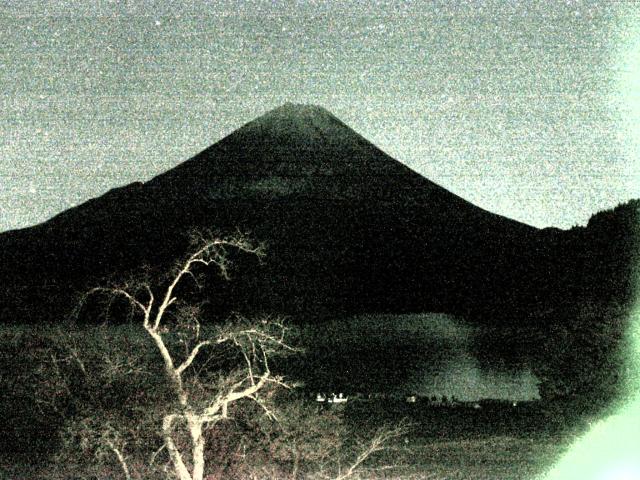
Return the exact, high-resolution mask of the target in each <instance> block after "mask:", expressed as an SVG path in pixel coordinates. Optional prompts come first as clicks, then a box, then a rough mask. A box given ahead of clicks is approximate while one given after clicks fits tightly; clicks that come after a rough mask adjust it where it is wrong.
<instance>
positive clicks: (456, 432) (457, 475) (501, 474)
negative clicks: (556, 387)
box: [0, 401, 588, 480]
mask: <svg viewBox="0 0 640 480" xmlns="http://www.w3.org/2000/svg"><path fill="white" fill-rule="evenodd" d="M334 408H335V407H334ZM338 408H341V409H342V411H341V412H340V414H341V415H344V416H345V419H346V421H347V423H348V425H349V428H350V429H352V430H357V431H359V432H360V433H362V432H367V431H371V432H373V431H374V430H375V428H376V427H378V426H380V425H381V424H383V423H386V424H390V425H392V424H394V423H397V422H400V421H401V420H402V419H407V420H408V421H409V422H411V428H410V432H409V433H408V434H407V435H405V436H403V437H401V438H398V439H395V440H393V442H392V443H390V444H389V446H388V448H387V449H386V450H385V451H384V452H381V453H378V454H376V455H375V456H373V457H371V459H370V460H369V461H368V463H367V464H366V465H365V469H364V470H363V471H362V473H361V475H360V477H356V478H370V479H383V478H384V479H391V478H393V479H433V480H456V479H473V480H493V479H496V480H511V479H513V480H526V479H534V478H536V477H538V476H539V475H541V474H543V473H544V472H545V471H546V470H548V469H549V467H550V466H552V465H553V464H554V462H555V461H557V459H558V458H559V457H560V456H561V455H562V453H563V452H564V451H566V449H567V448H568V447H569V446H570V445H571V443H572V442H573V441H574V440H575V439H576V438H577V437H578V436H579V435H580V433H581V432H582V431H584V430H585V429H586V427H587V426H588V420H587V419H586V418H583V419H582V420H580V421H579V422H577V423H576V422H574V423H573V426H572V427H568V426H567V423H566V418H563V419H562V420H561V417H564V416H565V415H566V413H561V412H560V410H562V409H561V408H559V407H556V408H553V409H552V408H551V407H550V406H549V405H543V404H541V403H529V404H520V405H518V406H516V407H509V406H507V405H484V406H483V407H482V408H480V409H477V408H472V407H471V406H459V407H434V406H427V405H424V404H423V405H421V404H420V403H419V402H418V403H417V404H405V403H404V402H400V401H399V402H395V403H393V402H388V401H385V402H383V401H375V402H352V403H351V404H349V405H346V406H341V407H338ZM552 410H553V411H552ZM0 459H1V461H2V466H1V467H0V476H1V478H2V479H25V480H27V479H36V478H43V479H49V478H50V479H63V478H64V479H74V478H77V479H81V478H82V479H84V478H95V479H98V478H114V479H117V478H123V477H122V475H121V472H119V471H117V470H115V471H112V472H104V471H103V472H102V473H100V472H96V473H93V474H89V473H86V472H87V470H86V466H85V467H83V468H82V471H83V472H85V473H79V471H80V470H79V468H78V467H73V466H71V465H70V466H69V468H68V469H66V470H64V471H63V472H61V471H60V469H59V467H58V468H54V467H53V466H48V464H47V460H46V458H44V457H35V458H34V457H31V456H30V455H29V454H28V453H27V452H25V453H21V454H6V453H5V454H3V455H2V457H0ZM78 460H79V461H81V459H78ZM54 472H55V473H54ZM213 478H216V479H217V478H218V477H211V480H213Z"/></svg>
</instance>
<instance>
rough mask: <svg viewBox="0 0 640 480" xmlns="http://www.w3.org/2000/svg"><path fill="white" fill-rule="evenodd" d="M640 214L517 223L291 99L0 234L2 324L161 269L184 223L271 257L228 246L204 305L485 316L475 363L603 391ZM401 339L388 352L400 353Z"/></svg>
mask: <svg viewBox="0 0 640 480" xmlns="http://www.w3.org/2000/svg"><path fill="white" fill-rule="evenodd" d="M639 224H640V201H638V200H634V201H631V202H629V203H627V204H624V205H620V206H619V207H617V208H616V209H613V210H611V211H606V212H601V213H598V214H597V215H595V216H594V217H593V218H592V219H591V220H590V222H589V224H588V225H587V226H586V227H575V228H573V229H571V230H567V231H564V230H560V229H555V228H549V229H542V230H540V229H537V228H534V227H531V226H528V225H524V224H522V223H519V222H516V221H514V220H510V219H508V218H504V217H501V216H499V215H495V214H493V213H490V212H487V211H485V210H483V209H481V208H478V207H476V206H474V205H472V204H471V203H469V202H467V201H465V200H463V199H462V198H460V197H458V196H456V195H454V194H452V193H451V192H448V191H447V190H445V189H444V188H442V187H440V186H438V185H436V184H435V183H433V182H431V181H429V180H427V179H426V178H424V177H422V176H421V175H419V174H417V173H416V172H414V171H412V170H410V169H409V168H407V167H406V166H404V165H402V164H401V163H399V162H397V161H396V160H394V159H392V158H390V157H389V156H388V155H386V154H385V153H384V152H382V151H380V150H379V149H378V148H376V147H375V146H374V145H372V144H371V143H369V142H368V141H367V140H365V139H364V138H362V137H361V136H360V135H358V134H357V133H355V132H354V131H353V130H351V129H350V128H349V127H347V126H346V125H344V124H343V123H342V122H341V121H340V120H338V119H337V118H335V117H334V116H333V115H332V114H330V113H329V112H327V111H326V110H324V109H322V108H319V107H314V106H300V105H285V106H282V107H280V108H277V109H275V110H273V111H271V112H269V113H267V114H265V115H264V116H262V117H260V118H258V119H256V120H254V121H252V122H250V123H248V124H246V125H245V126H243V127H242V128H240V129H239V130H237V131H235V132H234V133H232V134H231V135H229V136H227V137H226V138H224V139H222V140H221V141H219V142H218V143H216V144H214V145H213V146H211V147H209V148H208V149H206V150H204V151H203V152H201V153H200V154H198V155H196V156H195V157H193V158H192V159H190V160H188V161H186V162H184V163H183V164H181V165H179V166H177V167H176V168H174V169H172V170H170V171H168V172H166V173H164V174H162V175H159V176H157V177H156V178H153V179H152V180H150V181H148V182H146V183H134V184H131V185H127V186H124V187H121V188H116V189H114V190H111V191H110V192H108V193H106V194H105V195H103V196H101V197H99V198H96V199H93V200H89V201H88V202H86V203H84V204H82V205H79V206H78V207H75V208H72V209H69V210H67V211H65V212H63V213H61V214H59V215H57V216H55V217H54V218H52V219H50V220H49V221H47V222H44V223H42V224H40V225H37V226H34V227H31V228H26V229H22V230H16V231H10V232H5V233H2V234H0V278H2V282H3V288H2V289H0V321H1V322H5V323H6V322H20V323H36V322H43V321H51V322H58V321H60V320H62V319H63V318H65V317H66V316H68V315H69V313H70V312H71V311H72V310H73V308H74V307H75V306H76V304H77V301H78V294H79V293H80V292H83V291H85V290H86V289H87V288H88V287H89V286H94V285H96V284H103V283H105V282H106V281H108V279H115V280H121V279H123V278H126V277H127V276H128V275H130V274H131V273H132V272H136V271H139V270H140V268H141V267H142V266H148V267H149V268H150V271H151V272H152V273H153V272H162V271H166V270H167V268H168V267H169V266H170V265H171V264H172V263H173V262H174V261H175V260H176V258H179V257H181V256H182V255H184V254H185V252H186V251H187V250H188V247H189V239H188V237H189V236H188V234H189V232H190V231H191V230H193V229H203V228H208V229H212V230H214V231H216V232H219V233H220V234H223V235H224V234H229V233H233V232H235V231H237V230H240V231H242V232H246V233H248V234H249V235H250V236H251V237H252V238H253V239H255V240H257V241H261V242H265V243H266V244H267V254H268V255H267V258H266V260H265V263H264V264H262V265H258V264H257V262H256V260H255V259H254V258H250V257H247V256H242V255H240V256H237V257H235V258H234V259H233V260H234V265H236V267H237V272H236V275H235V278H234V281H232V282H223V281H221V280H220V279H218V278H217V277H215V276H211V277H210V278H209V279H208V281H207V290H206V295H207V297H208V301H209V303H208V308H209V310H208V312H215V313H216V314H218V315H223V316H224V315H225V312H229V311H231V310H240V311H242V312H245V313H251V311H269V312H277V313H285V314H290V315H291V317H292V318H293V321H301V322H305V321H309V322H319V321H322V320H323V319H324V318H327V317H328V318H333V319H335V318H347V316H349V315H356V314H362V313H424V312H444V313H450V314H454V315H459V316H462V317H464V318H465V319H466V320H468V321H472V322H475V323H476V324H477V325H480V326H482V331H483V332H484V333H483V334H482V335H480V336H479V337H478V338H477V340H476V343H477V345H475V348H476V350H477V352H478V357H479V358H480V360H481V361H485V362H489V363H491V362H494V358H495V357H498V358H503V359H504V358H507V357H509V358H519V359H524V360H525V361H527V362H529V363H530V364H531V366H532V367H531V368H532V369H533V370H534V372H535V373H536V374H537V375H538V377H539V378H540V379H541V380H542V385H541V393H542V394H543V395H544V396H545V397H547V398H551V397H553V396H557V395H560V396H562V395H568V394H575V393H581V394H582V393H585V392H586V394H589V395H591V396H592V397H593V396H599V397H600V398H604V397H606V398H610V397H611V395H613V394H615V392H616V388H617V386H618V385H619V382H618V372H619V371H620V370H619V369H618V368H617V366H618V365H619V362H618V360H619V356H617V354H618V352H619V346H620V345H621V342H620V339H621V338H622V337H623V334H624V332H625V329H626V328H627V327H626V323H625V320H624V318H625V317H624V313H625V311H626V309H627V308H628V306H629V305H630V304H631V300H632V296H633V293H634V282H635V280H636V279H637V278H638V265H640V262H639V260H640V259H639V258H638V256H639V254H638V252H640V235H639V234H638V229H637V226H638V225H639ZM91 313H95V312H89V313H88V314H87V315H86V317H88V318H89V319H91V318H95V317H93V316H92V315H91ZM568 339H570V344H568V343H567V342H568ZM365 343H366V342H365ZM398 350H399V351H398V352H395V353H393V352H385V355H384V356H383V357H384V358H385V359H387V360H385V361H388V359H389V358H390V357H389V356H388V355H391V356H394V355H395V356H394V357H393V358H395V359H396V360H398V359H399V360H402V361H406V355H407V350H406V346H405V347H402V346H399V347H398ZM418 350H419V349H418ZM367 355H368V354H367ZM402 361H400V362H395V363H393V364H394V365H396V364H398V365H400V364H403V363H402ZM585 366H586V368H585ZM372 368H375V367H372ZM598 386H602V388H599V387H598Z"/></svg>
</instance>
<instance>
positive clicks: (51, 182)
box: [0, 0, 640, 231]
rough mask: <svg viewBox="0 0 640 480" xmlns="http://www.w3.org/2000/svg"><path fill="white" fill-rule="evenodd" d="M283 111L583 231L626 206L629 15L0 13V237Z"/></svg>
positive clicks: (635, 104)
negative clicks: (602, 214) (305, 107)
mask: <svg viewBox="0 0 640 480" xmlns="http://www.w3.org/2000/svg"><path fill="white" fill-rule="evenodd" d="M183 3H184V4H188V5H183ZM172 5H173V6H172ZM286 101H293V102H299V103H312V104H318V105H321V106H324V107H325V108H327V109H329V110H330V111H332V112H333V113H334V114H335V115H336V116H338V117H339V118H341V119H342V120H343V121H344V122H345V123H347V124H348V125H350V126H351V127H353V128H354V129H355V130H356V131H358V132H359V133H361V134H362V135H364V136H365V137H367V138H368V139H369V140H371V141H372V142H373V143H375V144H376V145H378V146H379V147H381V148H382V149H383V150H384V151H386V152H387V153H389V154H390V155H391V156H393V157H394V158H397V159H398V160H400V161H402V162H403V163H405V164H407V165H409V166H410V167H411V168H413V169H414V170H416V171H418V172H419V173H421V174H423V175H425V176H426V177H428V178H429V179H431V180H433V181H435V182H436V183H438V184H440V185H442V186H443V187H445V188H447V189H449V190H451V191H452V192H454V193H456V194H458V195H460V196H462V197H463V198H466V199H467V200H469V201H471V202H473V203H475V204H477V205H479V206H481V207H483V208H485V209H487V210H490V211H494V212H496V213H500V214H502V215H505V216H508V217H511V218H515V219H517V220H520V221H523V222H526V223H529V224H532V225H536V226H540V227H542V226H549V225H554V226H559V227H564V228H567V227H570V226H572V225H575V224H584V223H585V222H586V220H587V219H588V217H589V216H590V215H591V214H592V213H595V212H596V211H597V210H600V209H603V208H609V207H613V206H615V205H616V204H618V203H620V202H622V201H626V200H628V199H630V198H632V197H640V179H639V178H638V176H639V174H640V173H639V172H640V168H639V167H640V165H639V164H638V158H639V156H640V3H638V2H632V1H628V2H626V1H610V2H573V1H570V2H564V1H562V2H560V1H558V2H552V1H546V0H545V1H540V2H537V1H530V0H526V1H525V0H523V1H501V2H498V1H486V2H483V1H474V2H457V3H456V2H453V1H442V2H428V1H419V2H391V1H377V2H373V1H371V2H361V1H340V2H338V1H336V2H315V1H313V2H311V1H309V2H304V1H298V2H276V1H275V0H274V1H272V2H271V1H270V2H266V1H265V2H256V1H252V2H249V1H247V2H232V1H213V0H212V1H210V2H203V1H201V2H169V1H157V2H154V1H130V2H126V1H122V2H120V1H117V0H113V1H98V0H93V1H89V0H82V1H81V0H59V1H53V0H51V1H46V0H0V112H1V115H0V231H3V230H7V229H12V228H19V227H26V226H29V225H32V224H35V223H38V222H41V221H44V220H46V219H47V218H49V217H51V216H52V215H54V214H56V213H58V212H60V211H62V210H65V209H67V208H69V207H72V206H74V205H77V204H78V203H80V202H82V201H85V200H87V199H89V198H91V197H94V196H97V195H100V194H102V193H104V192H105V191H107V190H108V189H110V188H113V187H116V186H120V185H123V184H126V183H129V182H132V181H136V180H147V179H149V178H151V177H153V176H155V175H157V174H158V173H160V172H163V171H165V170H167V169H169V168H171V167H173V166H175V165H177V164H179V163H181V162H183V161H184V160H186V159H188V158H189V157H191V156H192V155H194V154H195V153H197V152H198V151H200V150H202V149H203V148H205V147H207V146H208V145H210V144H212V143H214V142H216V141H218V140H219V139H221V138H222V137H223V136H224V135H226V134H228V133H230V132H231V131H233V130H234V129H236V128H238V127H239V126H241V125H242V124H244V123H246V122H248V121H250V120H252V119H253V118H255V117H257V116H258V115H261V114H262V113H264V112H266V111H268V110H269V109H272V108H274V107H277V106H279V105H280V104H282V103H284V102H286Z"/></svg>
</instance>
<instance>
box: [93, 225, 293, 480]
mask: <svg viewBox="0 0 640 480" xmlns="http://www.w3.org/2000/svg"><path fill="white" fill-rule="evenodd" d="M195 238H196V243H195V245H196V247H195V248H194V250H193V253H191V254H190V255H189V256H188V257H187V258H186V259H184V260H183V261H181V262H179V263H178V264H177V265H176V267H175V268H174V270H173V271H172V274H171V275H170V277H169V279H168V281H167V282H165V285H164V286H163V287H162V289H161V292H160V294H159V295H158V294H157V292H156V293H154V288H153V286H152V285H151V284H150V283H149V282H146V281H137V282H129V283H128V284H125V285H121V286H116V287H99V288H94V289H92V290H90V291H89V292H88V293H87V296H86V297H85V300H86V298H88V297H89V296H92V295H95V294H106V295H108V296H109V298H111V299H113V298H116V297H122V298H124V299H126V301H127V302H128V303H129V305H130V306H131V308H132V312H133V313H134V314H137V315H138V316H139V317H140V318H141V320H142V325H143V327H144V330H145V331H146V333H147V334H148V335H149V337H150V338H151V340H152V341H153V345H154V346H155V349H156V350H157V352H158V353H159V354H160V358H161V359H162V362H163V366H164V369H163V370H164V376H165V380H166V382H167V384H168V386H169V389H170V391H171V392H172V394H173V395H174V397H175V407H174V408H172V409H171V410H170V411H167V412H166V413H164V414H163V417H162V419H161V430H162V438H163V440H164V445H163V447H162V448H164V449H166V451H167V452H168V455H169V458H170V465H171V470H172V474H173V475H174V476H175V477H176V478H178V479H179V480H202V479H203V478H204V474H205V468H206V465H205V449H206V444H205V443H206V437H205V435H203V433H204V431H205V429H206V428H207V427H209V426H212V425H213V424H215V423H217V422H219V421H221V420H224V419H226V418H228V417H229V406H230V405H231V404H233V403H234V402H238V401H240V400H243V399H245V400H251V401H254V402H256V403H257V404H258V405H260V406H261V407H262V409H263V410H264V412H265V413H266V414H267V415H268V416H270V417H275V414H274V412H273V410H272V409H271V408H270V407H269V406H268V405H267V403H266V402H265V401H264V399H263V398H262V397H261V396H260V393H261V390H263V389H264V388H265V387H267V386H268V385H275V386H283V387H289V385H287V384H286V383H285V382H284V381H283V379H282V378H281V377H279V376H276V375H274V374H272V371H271V368H270V364H269V359H270V357H271V356H272V355H273V354H275V353H278V352H279V351H280V352H283V351H293V349H292V348H291V347H290V346H289V345H287V343H286V342H285V333H286V329H285V327H284V325H283V323H282V321H281V319H279V318H271V317H266V318H262V319H260V320H258V321H254V322H249V321H247V320H246V319H243V318H238V319H236V321H234V322H232V323H231V324H229V325H226V326H224V327H220V328H218V329H217V330H216V331H215V333H214V334H212V335H203V333H202V332H203V331H204V330H205V329H201V328H200V321H199V316H200V308H199V307H197V306H192V305H187V304H184V303H182V302H181V301H180V299H179V298H178V297H179V294H178V290H179V286H180V285H181V283H183V282H186V281H189V280H190V281H193V282H195V284H196V285H197V286H198V287H200V285H201V283H200V282H201V275H202V269H206V268H208V267H215V268H217V269H218V270H219V272H220V273H221V275H222V276H223V277H225V278H228V276H229V273H228V268H227V267H228V251H229V249H235V250H239V251H243V252H246V253H249V254H252V255H257V256H262V255H263V250H262V248H261V247H260V246H256V245H254V244H252V243H251V242H250V241H248V240H247V239H246V238H244V237H242V236H237V237H234V238H229V239H220V238H215V237H213V236H210V235H202V234H200V235H198V236H197V237H195ZM185 332H187V333H186V334H185ZM180 346H181V347H182V348H178V347H180ZM225 346H230V347H233V348H235V349H237V352H239V355H240V359H241V363H242V367H241V368H240V369H238V370H236V371H235V372H234V373H233V374H228V375H224V376H222V377H221V378H220V379H219V380H220V381H217V382H214V383H215V385H211V383H210V382H202V381H200V380H199V377H198V374H197V371H196V369H195V366H196V364H197V363H200V364H202V363H203V362H205V361H207V360H211V357H212V356H215V355H216V354H218V353H219V352H220V350H219V349H220V348H221V347H225ZM203 393H204V394H203ZM185 433H186V434H187V437H188V447H185V446H184V443H182V442H178V441H177V440H176V438H177V437H178V436H180V435H184V434H185ZM104 438H106V439H107V440H106V441H105V445H106V447H107V448H109V449H110V450H111V451H112V453H113V454H114V455H115V458H116V459H117V461H118V463H119V464H120V465H121V467H122V471H123V474H124V476H125V477H126V478H127V480H130V479H131V478H132V473H131V469H130V468H129V466H128V465H127V460H126V454H125V452H124V451H123V448H122V444H121V443H118V442H116V441H114V440H113V436H104Z"/></svg>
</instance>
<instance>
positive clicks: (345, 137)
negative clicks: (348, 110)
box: [149, 104, 462, 201]
mask: <svg viewBox="0 0 640 480" xmlns="http://www.w3.org/2000/svg"><path fill="white" fill-rule="evenodd" d="M196 183H199V184H200V185H199V186H198V185H196ZM149 186H150V187H151V188H158V189H160V190H163V191H165V190H172V189H175V188H176V187H178V188H188V189H189V190H190V191H192V192H194V193H195V191H194V188H198V187H200V188H199V190H198V192H197V193H198V194H199V195H204V196H209V197H211V198H230V197H244V198H249V197H262V198H275V197H283V196H298V197H306V198H318V199H345V200H346V199H358V198H370V199H373V198H377V199H387V200H389V201H393V200H394V199H395V198H396V197H397V194H398V192H397V191H396V190H397V189H401V190H403V192H402V195H404V198H405V200H409V199H414V200H418V199H421V200H422V201H424V200H426V199H425V194H428V195H432V194H434V193H435V194H436V195H446V196H448V197H453V194H451V193H449V192H446V191H445V190H444V189H442V188H440V187H438V186H437V185H436V184H434V183H432V182H430V181H428V180H427V179H425V178H424V177H422V176H420V175H419V174H417V173H416V172H414V171H412V170H411V169H409V168H408V167H406V166H405V165H403V164H402V163H400V162H398V161H396V160H394V159H392V158H390V157H389V156H388V155H386V154H385V153H384V152H382V151H381V150H380V149H378V148H377V147H376V146H374V145H373V144H371V143H370V142H368V141H367V140H366V139H365V138H363V137H362V136H361V135H359V134H358V133H356V132H355V131H353V130H352V129H351V128H349V127H348V126H347V125H345V124H344V123H342V122H341V121H340V120H338V119H337V118H336V117H335V116H334V115H333V114H331V113H330V112H328V111H327V110H325V109H324V108H322V107H317V106H311V105H296V104H285V105H283V106H281V107H278V108H276V109H274V110H271V111H269V112H267V113H266V114H264V115H262V116H261V117H259V118H257V119H255V120H253V121H251V122H249V123H247V124H246V125H244V126H243V127H241V128H240V129H238V130H236V131H235V132H233V133H232V134H230V135H229V136H227V137H226V138H224V139H223V140H221V141H220V142H218V143H216V144H215V145H213V146H211V147H209V148H208V149H206V150H204V151H203V152H201V153H200V154H198V155H196V156H195V157H194V158H192V159H191V160H188V161H187V162H185V163H183V164H182V165H180V166H178V167H176V168H174V169H173V170H171V171H169V172H167V173H166V174H164V175H160V176H159V177H157V178H156V179H153V180H151V181H150V182H149ZM455 201H462V200H461V199H459V198H457V197H456V200H455Z"/></svg>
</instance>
